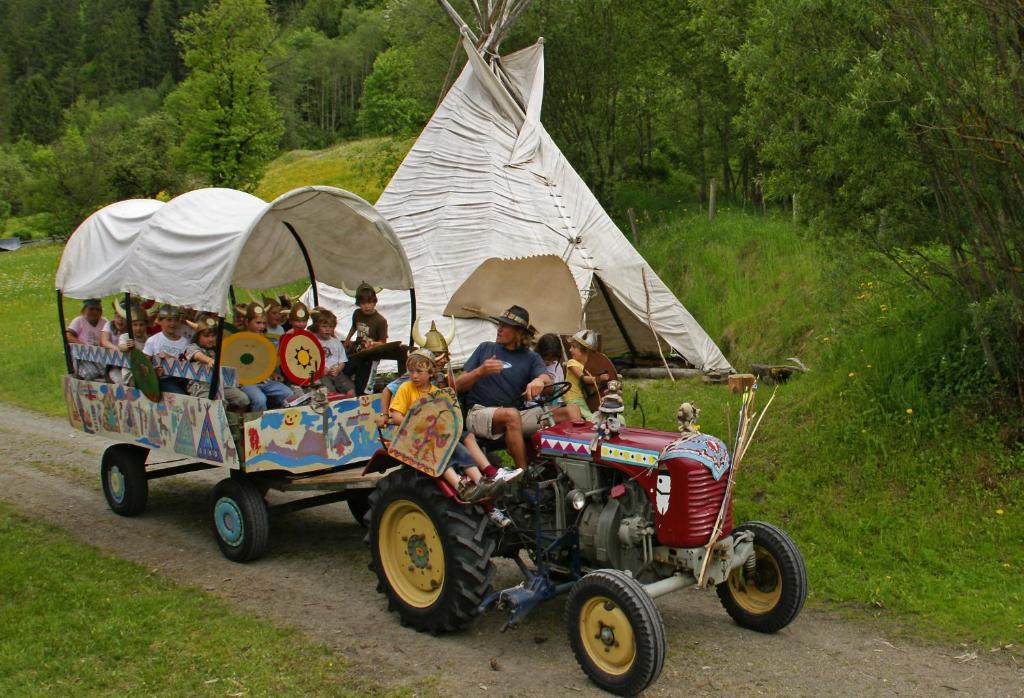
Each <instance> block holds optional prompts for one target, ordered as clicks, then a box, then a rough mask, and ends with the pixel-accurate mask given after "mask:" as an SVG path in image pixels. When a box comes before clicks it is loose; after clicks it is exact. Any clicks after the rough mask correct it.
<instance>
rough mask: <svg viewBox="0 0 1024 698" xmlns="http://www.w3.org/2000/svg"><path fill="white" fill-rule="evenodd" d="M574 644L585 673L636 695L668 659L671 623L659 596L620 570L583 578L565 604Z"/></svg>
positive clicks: (611, 688) (601, 683)
mask: <svg viewBox="0 0 1024 698" xmlns="http://www.w3.org/2000/svg"><path fill="white" fill-rule="evenodd" d="M565 627H566V630H567V631H568V633H569V645H570V646H571V647H572V651H573V654H574V655H576V661H577V662H579V665H580V667H581V668H582V669H583V671H584V673H586V675H587V676H588V677H589V678H590V680H591V681H593V682H594V683H595V684H597V685H598V686H599V687H600V688H602V689H604V690H605V691H608V692H610V693H614V694H616V695H620V696H634V695H636V694H637V693H640V691H642V690H644V689H645V688H647V687H648V686H650V685H651V684H652V683H654V681H655V680H656V679H657V678H658V676H659V675H660V674H661V669H662V667H663V666H664V664H665V651H666V649H665V627H664V624H663V623H662V620H661V614H660V613H659V612H658V607H657V606H655V605H654V599H652V598H651V597H650V595H649V594H648V593H647V592H646V591H645V590H644V588H643V586H641V584H640V583H639V582H637V581H636V580H635V579H633V578H632V577H630V576H629V575H627V574H625V573H624V572H620V571H619V570H597V571H596V572H591V573H590V574H588V575H586V576H585V577H583V579H581V580H580V581H579V582H577V583H576V585H575V586H574V587H573V588H572V591H570V592H569V599H568V600H567V601H566V604H565Z"/></svg>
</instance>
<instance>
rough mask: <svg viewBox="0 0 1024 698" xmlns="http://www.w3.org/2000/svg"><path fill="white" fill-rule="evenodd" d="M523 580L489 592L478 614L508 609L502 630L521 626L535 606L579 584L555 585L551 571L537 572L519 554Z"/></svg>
mask: <svg viewBox="0 0 1024 698" xmlns="http://www.w3.org/2000/svg"><path fill="white" fill-rule="evenodd" d="M514 559H515V563H516V565H518V566H519V571H520V572H522V573H523V577H524V581H523V582H521V583H519V584H518V585H516V586H514V587H510V588H508V589H503V590H502V591H495V592H492V593H491V594H488V595H487V597H486V598H485V599H484V600H483V602H482V603H481V604H480V605H479V606H478V607H477V612H478V613H483V612H484V611H488V610H490V609H491V608H492V607H493V608H496V609H498V610H499V611H508V620H506V621H505V624H504V625H503V626H501V632H505V631H506V630H508V629H509V628H515V627H516V626H518V625H519V624H520V623H521V622H522V621H523V619H524V618H526V616H528V615H529V614H530V612H531V611H533V609H535V608H536V607H537V606H539V605H540V604H542V603H543V602H545V601H548V600H549V599H553V598H555V597H556V596H560V595H562V594H564V593H566V592H567V591H569V590H570V589H572V587H573V585H574V584H575V583H576V582H575V580H573V581H569V582H562V583H561V584H556V583H555V582H553V581H552V580H551V576H550V575H549V574H535V573H534V572H532V571H531V570H530V568H529V567H527V566H526V563H524V562H523V561H522V560H521V559H519V558H518V557H516V558H514Z"/></svg>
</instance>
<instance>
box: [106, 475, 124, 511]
mask: <svg viewBox="0 0 1024 698" xmlns="http://www.w3.org/2000/svg"><path fill="white" fill-rule="evenodd" d="M107 489H109V490H110V498H111V499H113V500H114V501H115V502H116V503H118V504H123V503H124V495H125V485H124V473H122V472H121V469H120V468H119V467H117V466H116V465H115V466H112V467H111V468H110V469H109V470H108V471H107Z"/></svg>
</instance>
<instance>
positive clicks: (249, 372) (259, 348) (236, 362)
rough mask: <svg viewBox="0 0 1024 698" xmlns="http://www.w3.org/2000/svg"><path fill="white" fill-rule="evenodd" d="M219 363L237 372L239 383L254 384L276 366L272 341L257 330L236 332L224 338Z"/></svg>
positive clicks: (259, 381) (265, 378) (270, 372)
mask: <svg viewBox="0 0 1024 698" xmlns="http://www.w3.org/2000/svg"><path fill="white" fill-rule="evenodd" d="M220 361H221V363H222V364H223V365H225V366H228V367H230V368H233V369H235V370H236V371H237V372H238V383H239V385H256V384H257V383H262V382H263V381H265V380H267V379H268V378H270V376H271V375H272V374H273V373H274V369H275V368H277V352H276V350H275V348H274V343H273V342H271V341H270V340H269V339H267V336H266V335H264V334H260V333H258V332H237V333H235V334H233V335H231V336H229V337H225V338H224V347H223V349H222V350H221V359H220Z"/></svg>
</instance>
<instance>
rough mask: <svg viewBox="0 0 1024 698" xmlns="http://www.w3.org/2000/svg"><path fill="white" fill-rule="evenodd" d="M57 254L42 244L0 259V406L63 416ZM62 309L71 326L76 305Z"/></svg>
mask: <svg viewBox="0 0 1024 698" xmlns="http://www.w3.org/2000/svg"><path fill="white" fill-rule="evenodd" d="M62 249H63V247H62V246H60V245H48V244H41V245H33V246H31V247H23V248H22V249H20V250H18V251H16V252H4V253H2V254H0V298H2V299H3V305H2V309H0V325H2V327H3V331H2V332H0V356H3V357H4V358H3V362H4V369H3V370H2V371H0V400H3V401H4V402H9V403H11V404H15V405H20V406H22V407H28V408H30V409H35V410H39V411H41V412H46V413H48V414H62V413H63V412H64V399H63V397H62V396H61V392H60V390H59V386H60V384H61V383H60V380H61V376H62V375H64V374H65V373H66V372H67V368H66V366H65V363H64V350H63V346H62V342H61V326H60V324H59V322H58V320H57V302H56V301H57V293H56V291H55V290H54V276H55V275H56V273H57V263H58V261H59V259H60V253H61V250H62ZM108 307H109V306H108ZM65 308H66V312H67V313H68V314H67V316H66V320H67V322H71V318H73V317H74V316H75V315H77V314H78V313H79V312H80V311H81V303H79V302H76V301H68V302H66V303H65Z"/></svg>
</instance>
